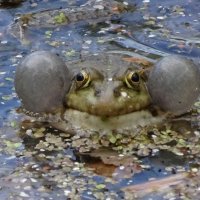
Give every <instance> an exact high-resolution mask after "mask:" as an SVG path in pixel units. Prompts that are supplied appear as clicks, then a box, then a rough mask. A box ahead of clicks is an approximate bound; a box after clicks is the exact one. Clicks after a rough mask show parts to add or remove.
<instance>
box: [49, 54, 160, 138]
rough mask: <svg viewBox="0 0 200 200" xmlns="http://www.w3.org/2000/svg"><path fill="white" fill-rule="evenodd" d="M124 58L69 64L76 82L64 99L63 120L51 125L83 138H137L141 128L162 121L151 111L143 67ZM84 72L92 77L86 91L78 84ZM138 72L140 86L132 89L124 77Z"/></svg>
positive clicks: (101, 57)
mask: <svg viewBox="0 0 200 200" xmlns="http://www.w3.org/2000/svg"><path fill="white" fill-rule="evenodd" d="M123 57H124V56H121V55H119V54H117V55H116V54H108V53H107V54H100V55H97V56H94V55H92V56H89V57H86V58H84V60H83V61H81V62H78V63H71V64H68V68H69V70H71V71H72V74H73V77H74V78H72V85H71V88H70V90H69V92H68V93H67V95H66V98H65V110H64V112H63V115H62V119H61V120H60V121H58V122H56V123H52V125H53V126H54V127H57V128H59V129H61V130H63V131H66V132H70V133H73V134H78V135H84V136H86V135H91V134H95V133H99V134H101V135H107V134H110V133H119V134H128V135H130V134H131V135H135V134H137V133H138V131H139V130H141V128H142V127H145V126H146V125H149V124H154V123H158V122H160V121H161V120H163V117H161V116H156V117H154V116H153V115H152V113H151V112H150V111H149V107H150V105H151V99H150V96H149V93H148V91H147V88H146V82H145V77H144V74H142V69H141V67H139V66H136V65H134V64H133V63H130V62H127V61H124V60H123ZM125 57H127V56H125ZM81 70H84V71H85V72H87V74H89V76H90V81H89V82H88V83H87V84H86V86H84V87H80V85H79V84H77V80H76V75H77V74H78V73H79V72H80V71H81ZM135 71H137V73H138V74H139V84H138V85H137V87H130V85H129V86H128V85H127V83H126V81H125V77H127V74H128V72H135ZM57 114H59V113H57Z"/></svg>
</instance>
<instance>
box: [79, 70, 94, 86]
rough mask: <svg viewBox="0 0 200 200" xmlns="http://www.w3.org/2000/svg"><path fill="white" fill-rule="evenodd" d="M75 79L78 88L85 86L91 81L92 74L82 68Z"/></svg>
mask: <svg viewBox="0 0 200 200" xmlns="http://www.w3.org/2000/svg"><path fill="white" fill-rule="evenodd" d="M75 80H76V84H77V88H85V87H87V86H88V85H89V83H90V80H91V78H90V74H89V73H88V72H87V71H85V70H81V71H80V72H79V73H78V74H76V76H75Z"/></svg>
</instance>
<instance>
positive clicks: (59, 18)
mask: <svg viewBox="0 0 200 200" xmlns="http://www.w3.org/2000/svg"><path fill="white" fill-rule="evenodd" d="M54 21H55V23H57V24H63V23H66V22H67V21H68V19H67V17H66V16H65V14H64V13H62V12H61V13H60V14H59V15H57V16H55V17H54Z"/></svg>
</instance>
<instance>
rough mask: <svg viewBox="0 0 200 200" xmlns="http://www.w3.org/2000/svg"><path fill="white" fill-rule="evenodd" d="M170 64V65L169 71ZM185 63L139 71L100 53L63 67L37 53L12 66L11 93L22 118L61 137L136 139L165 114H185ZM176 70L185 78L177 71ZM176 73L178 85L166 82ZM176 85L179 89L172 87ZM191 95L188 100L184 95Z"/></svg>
mask: <svg viewBox="0 0 200 200" xmlns="http://www.w3.org/2000/svg"><path fill="white" fill-rule="evenodd" d="M170 60H174V64H175V65H174V66H173V68H172V69H171V68H170V67H171V63H170V62H169V61H170ZM177 60H178V62H177ZM175 62H177V63H175ZM187 62H189V61H187V60H186V59H184V58H179V57H176V56H175V57H173V56H172V57H170V58H167V59H164V60H162V61H161V62H159V63H158V64H156V65H154V66H153V67H152V68H150V69H146V70H145V69H143V68H142V67H141V66H139V65H137V64H134V63H133V62H130V61H129V59H128V60H127V59H125V58H124V55H123V54H122V55H121V54H114V53H101V54H97V55H89V56H85V57H84V58H82V59H81V60H80V61H77V62H72V63H67V66H66V65H65V63H64V62H63V61H62V59H61V58H60V57H58V56H57V55H55V54H53V53H50V52H45V51H38V52H34V53H32V54H30V55H29V56H27V57H26V58H25V59H24V60H23V61H22V63H21V64H20V65H19V66H18V68H17V71H16V78H15V87H16V92H17V94H18V96H19V97H20V98H21V99H22V104H23V106H24V108H25V109H26V110H27V111H28V112H27V113H28V114H30V113H31V112H32V113H35V116H37V118H38V119H42V120H46V121H48V122H50V123H51V125H53V126H54V127H56V128H58V129H61V130H63V131H66V132H70V133H73V134H79V135H86V134H93V133H96V132H98V133H101V134H109V133H111V132H113V133H121V134H122V133H123V134H137V133H138V130H141V128H143V127H145V126H147V125H151V124H156V123H159V122H162V121H163V120H164V119H165V118H166V113H167V114H168V111H177V110H178V114H180V109H181V110H182V113H183V112H186V111H187V110H188V109H189V108H190V107H191V105H192V104H193V103H194V101H195V100H196V98H197V96H198V94H199V82H198V80H199V79H198V77H199V75H198V73H197V71H198V70H197V68H196V67H195V65H193V64H192V63H191V62H189V63H187ZM169 63H170V64H169ZM168 65H169V66H168ZM163 66H164V67H163ZM180 66H181V67H182V68H181V69H185V71H184V70H182V71H183V73H185V72H186V73H185V74H183V73H181V71H178V70H177V69H178V68H179V67H180ZM163 68H164V69H163ZM169 68H170V70H169ZM186 69H190V71H188V70H186ZM177 73H178V74H180V75H181V76H179V79H178V80H177V79H175V78H174V77H172V74H173V75H174V74H175V75H176V76H177ZM163 74H164V75H163ZM165 77H167V78H168V79H167V80H166V79H165ZM169 79H170V81H169ZM182 80H188V81H191V87H190V88H188V89H189V92H187V90H185V92H184V93H183V94H182V91H183V90H182V89H183V88H182V87H185V84H187V83H183V82H182ZM179 81H181V82H182V83H181V84H182V85H181V84H179V85H178V87H177V86H176V85H177V83H179ZM169 82H170V85H169ZM160 88H161V90H159V89H160ZM172 88H173V90H174V92H173V91H172ZM167 91H168V94H167ZM191 91H193V92H192V95H193V96H191V95H188V94H191ZM165 93H166V94H167V95H168V96H169V98H171V99H173V102H171V101H170V100H168V99H169V98H168V97H165V96H164V95H165ZM172 95H173V98H172ZM157 96H158V97H157ZM165 99H167V101H165ZM180 99H181V101H180ZM154 104H157V105H158V106H159V107H161V110H162V108H164V111H165V112H162V111H160V109H156V105H154ZM174 105H175V106H174ZM170 109H171V110H170ZM30 111H31V112H30ZM37 113H38V114H37ZM44 116H45V117H44Z"/></svg>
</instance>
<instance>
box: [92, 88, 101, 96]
mask: <svg viewBox="0 0 200 200" xmlns="http://www.w3.org/2000/svg"><path fill="white" fill-rule="evenodd" d="M100 95H101V90H99V89H96V90H95V92H94V96H96V97H100Z"/></svg>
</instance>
